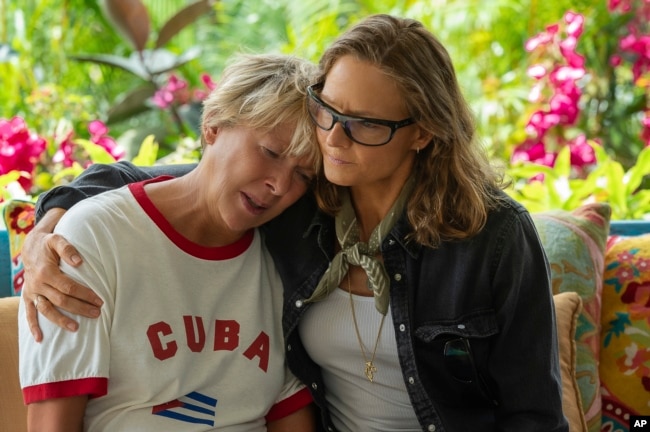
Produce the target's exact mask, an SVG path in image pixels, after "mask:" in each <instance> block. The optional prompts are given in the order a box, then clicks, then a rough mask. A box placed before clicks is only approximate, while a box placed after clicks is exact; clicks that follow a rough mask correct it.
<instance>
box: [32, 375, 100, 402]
mask: <svg viewBox="0 0 650 432" xmlns="http://www.w3.org/2000/svg"><path fill="white" fill-rule="evenodd" d="M107 392H108V378H84V379H77V380H68V381H58V382H52V383H45V384H38V385H33V386H29V387H25V388H24V389H23V400H24V401H25V405H28V404H30V403H34V402H40V401H43V400H47V399H58V398H65V397H72V396H82V395H88V396H89V397H90V398H91V399H92V398H97V397H101V396H104V395H106V393H107Z"/></svg>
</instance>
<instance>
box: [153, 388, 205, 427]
mask: <svg viewBox="0 0 650 432" xmlns="http://www.w3.org/2000/svg"><path fill="white" fill-rule="evenodd" d="M216 407H217V400H216V399H214V398H211V397H209V396H206V395H204V394H201V393H198V392H192V393H189V394H186V395H185V396H183V397H181V398H179V399H175V400H173V401H169V402H167V403H164V404H162V405H156V406H155V407H153V408H152V410H151V413H152V414H154V415H159V416H163V417H168V418H171V419H174V420H178V421H182V422H186V423H199V424H205V425H208V426H214V417H215V415H216V412H215V408H216Z"/></svg>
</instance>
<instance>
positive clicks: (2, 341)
mask: <svg viewBox="0 0 650 432" xmlns="http://www.w3.org/2000/svg"><path fill="white" fill-rule="evenodd" d="M19 301H20V297H5V298H0V432H16V431H25V430H27V408H26V407H25V405H24V404H23V396H22V393H21V391H20V381H19V380H18V302H19Z"/></svg>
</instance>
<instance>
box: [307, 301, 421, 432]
mask: <svg viewBox="0 0 650 432" xmlns="http://www.w3.org/2000/svg"><path fill="white" fill-rule="evenodd" d="M352 298H353V301H354V308H355V313H356V317H357V324H358V326H359V333H360V335H361V340H362V341H363V344H364V347H365V351H366V356H367V357H368V359H370V357H371V356H372V352H373V350H374V347H375V341H376V340H377V333H378V330H379V324H380V322H381V314H380V313H379V312H377V310H376V309H375V300H374V298H373V297H363V296H357V295H353V296H352ZM299 331H300V337H301V339H302V341H303V343H304V345H305V348H306V350H307V352H308V353H309V356H310V357H311V358H312V359H313V360H314V361H315V362H316V363H317V364H318V365H320V367H321V368H322V371H323V378H324V380H325V386H326V388H327V392H326V395H325V396H326V398H327V403H328V405H329V408H330V413H331V415H332V421H333V422H334V426H336V428H337V429H339V430H340V431H342V432H345V431H351V432H359V431H364V432H366V431H368V432H370V431H385V432H391V431H401V432H403V431H420V430H422V428H421V426H420V424H419V423H418V421H417V418H416V416H415V412H414V411H413V406H412V405H411V402H410V400H409V397H408V393H407V392H406V386H405V384H404V379H403V377H402V371H401V369H400V365H399V360H398V357H397V345H396V342H395V331H394V329H393V319H392V315H391V312H390V308H389V310H388V314H387V315H386V319H385V321H384V326H383V330H382V333H381V337H380V339H379V344H378V346H377V353H376V355H375V360H374V365H375V367H376V368H377V371H376V372H375V374H374V381H373V382H370V381H368V379H367V378H366V376H365V375H364V366H365V361H364V358H363V354H362V353H361V348H360V347H359V342H358V340H357V335H356V332H355V329H354V322H353V320H352V309H351V307H350V296H349V293H348V292H347V291H344V290H343V289H336V290H334V291H333V292H332V293H331V294H330V295H329V296H328V298H327V299H325V300H323V301H321V302H317V303H315V304H314V305H313V306H312V307H311V308H310V309H309V310H308V311H307V312H306V313H305V316H304V317H303V318H302V320H301V322H300V325H299Z"/></svg>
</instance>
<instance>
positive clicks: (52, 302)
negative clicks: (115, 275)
mask: <svg viewBox="0 0 650 432" xmlns="http://www.w3.org/2000/svg"><path fill="white" fill-rule="evenodd" d="M64 213H65V210H63V209H52V210H49V211H48V212H47V213H46V214H45V216H43V218H42V219H41V221H40V222H39V223H38V224H37V225H36V226H35V227H34V228H33V229H32V231H31V232H30V233H29V234H28V235H27V237H26V238H25V242H24V244H23V248H22V250H21V257H22V261H23V266H24V283H23V288H22V297H23V300H24V301H25V311H26V315H27V322H28V323H29V328H30V331H31V333H32V336H33V337H34V339H35V340H36V341H37V342H40V341H41V340H42V339H43V334H42V332H41V329H40V327H39V325H38V314H39V313H40V314H41V315H43V316H44V317H45V318H47V319H48V320H50V321H52V322H53V323H55V324H57V325H58V326H59V327H61V328H64V329H68V330H70V331H76V330H77V328H78V327H79V324H78V323H77V322H76V321H74V320H73V319H71V318H70V317H68V316H66V315H64V314H62V313H61V312H60V311H59V310H58V309H57V307H58V308H61V309H63V310H66V311H68V312H71V313H73V314H79V315H82V316H85V317H88V318H96V317H98V316H99V313H100V309H99V308H100V307H101V305H102V300H101V299H100V298H99V296H97V295H96V294H95V293H94V292H93V291H92V290H91V289H90V288H87V287H85V286H83V285H81V284H79V283H77V282H75V281H74V280H73V279H71V278H70V277H68V276H67V275H66V274H64V273H63V272H62V271H61V269H60V268H59V261H60V260H61V259H62V260H63V261H65V262H66V263H67V264H70V265H71V266H78V265H80V264H81V263H82V259H81V256H80V255H79V253H78V252H77V250H76V249H75V248H74V246H72V245H71V244H70V243H68V242H67V241H66V240H65V239H64V238H63V237H61V236H60V235H58V234H52V231H53V230H54V227H55V226H56V224H57V222H58V221H59V219H61V216H63V214H64Z"/></svg>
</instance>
